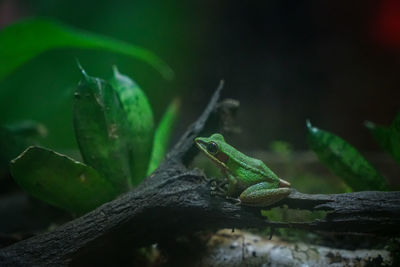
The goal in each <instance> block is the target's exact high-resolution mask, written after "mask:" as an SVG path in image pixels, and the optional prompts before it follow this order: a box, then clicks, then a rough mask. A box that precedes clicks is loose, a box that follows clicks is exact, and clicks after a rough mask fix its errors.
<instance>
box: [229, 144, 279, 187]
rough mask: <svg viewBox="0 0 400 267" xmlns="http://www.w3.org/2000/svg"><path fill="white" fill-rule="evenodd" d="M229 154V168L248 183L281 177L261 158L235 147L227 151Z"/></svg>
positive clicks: (277, 179) (275, 179)
mask: <svg viewBox="0 0 400 267" xmlns="http://www.w3.org/2000/svg"><path fill="white" fill-rule="evenodd" d="M225 153H226V154H227V155H228V158H229V160H228V162H227V165H228V168H229V169H230V170H231V171H232V172H233V173H234V174H235V175H236V176H238V177H240V178H242V179H241V180H242V182H244V183H245V184H246V185H252V184H255V183H259V182H263V181H267V182H271V183H273V182H277V181H279V178H278V177H277V176H276V174H275V173H274V172H272V171H271V170H270V169H269V168H268V167H267V166H266V165H265V164H264V162H262V161H261V160H259V159H255V158H252V157H249V156H247V155H245V154H243V153H241V152H240V151H238V150H236V149H235V148H233V147H230V148H229V147H228V148H227V149H226V151H225Z"/></svg>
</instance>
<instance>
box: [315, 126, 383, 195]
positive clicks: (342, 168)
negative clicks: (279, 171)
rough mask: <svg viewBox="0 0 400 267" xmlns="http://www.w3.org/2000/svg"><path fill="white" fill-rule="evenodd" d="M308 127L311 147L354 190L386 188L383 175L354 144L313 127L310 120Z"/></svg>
mask: <svg viewBox="0 0 400 267" xmlns="http://www.w3.org/2000/svg"><path fill="white" fill-rule="evenodd" d="M307 129H308V143H309V146H310V148H311V149H312V150H313V151H314V152H315V153H316V154H317V155H318V157H319V159H320V160H321V161H322V162H323V163H324V164H325V165H326V166H327V167H328V168H329V169H330V170H331V171H332V172H333V173H334V174H336V175H337V176H339V177H340V178H342V179H343V180H344V181H345V183H346V184H347V185H348V186H350V187H351V188H352V189H353V190H354V191H364V190H385V189H386V183H385V181H384V179H383V178H382V176H381V175H380V174H379V173H378V172H377V171H376V170H375V168H374V167H373V166H372V165H371V164H370V163H369V162H368V161H367V160H366V159H365V158H364V157H363V156H362V155H361V154H360V153H359V152H358V151H357V150H356V149H355V148H354V147H353V146H351V145H350V144H349V143H347V142H346V141H345V140H343V139H342V138H340V137H338V136H336V135H334V134H332V133H330V132H327V131H324V130H320V129H318V128H316V127H313V126H312V125H311V123H310V122H309V121H307Z"/></svg>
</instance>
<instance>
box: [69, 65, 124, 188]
mask: <svg viewBox="0 0 400 267" xmlns="http://www.w3.org/2000/svg"><path fill="white" fill-rule="evenodd" d="M82 74H83V79H82V81H81V82H80V84H79V86H78V88H77V89H76V91H75V95H74V107H73V110H74V128H75V136H76V139H77V142H78V145H79V148H80V151H81V154H82V157H83V159H84V162H85V163H86V164H88V165H90V166H91V167H93V168H95V169H96V170H97V171H98V172H100V173H101V174H103V175H104V176H105V177H106V178H107V179H108V180H109V181H110V182H111V183H112V184H113V185H114V186H115V187H117V188H119V189H121V190H124V191H125V190H128V189H129V188H130V187H131V178H130V177H131V169H130V163H129V147H128V136H127V131H126V115H125V112H124V109H123V106H122V103H121V101H120V98H119V96H118V94H117V92H116V91H115V90H114V89H113V88H112V87H111V85H110V84H109V83H107V82H106V81H104V80H102V79H99V78H94V77H90V76H89V75H87V74H86V72H85V71H84V70H83V69H82Z"/></svg>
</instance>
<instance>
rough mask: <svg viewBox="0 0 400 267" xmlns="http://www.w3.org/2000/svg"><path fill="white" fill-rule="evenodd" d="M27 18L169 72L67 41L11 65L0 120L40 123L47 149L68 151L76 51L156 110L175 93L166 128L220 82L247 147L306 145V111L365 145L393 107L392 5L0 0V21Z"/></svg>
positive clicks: (398, 11)
mask: <svg viewBox="0 0 400 267" xmlns="http://www.w3.org/2000/svg"><path fill="white" fill-rule="evenodd" d="M32 16H42V17H50V18H54V19H56V20H59V21H61V22H64V23H66V24H69V25H71V26H74V27H77V28H80V29H84V30H88V31H92V32H95V33H99V34H104V35H107V36H110V37H113V38H116V39H120V40H123V41H127V42H129V43H132V44H135V45H140V46H143V47H144V48H147V49H149V50H151V51H153V52H154V53H155V54H157V55H158V56H160V57H161V58H162V59H164V60H165V61H166V62H167V63H168V64H169V65H170V66H171V67H172V68H173V70H174V71H175V74H176V77H175V79H174V80H173V81H172V82H168V81H165V80H163V79H162V78H161V76H160V75H159V74H158V73H157V72H156V71H154V70H153V69H152V68H150V67H149V66H148V65H146V64H144V63H142V62H139V61H135V60H132V59H131V58H126V57H123V56H120V55H115V54H112V53H107V52H103V51H83V50H78V49H63V50H58V51H51V52H46V53H44V54H42V55H40V56H39V57H37V58H35V59H34V60H32V61H30V62H29V63H28V64H26V65H24V66H23V67H21V68H19V69H17V70H16V71H15V72H14V73H13V74H12V75H10V76H8V77H7V78H6V79H5V80H3V81H1V82H0V114H1V116H0V123H12V122H15V121H18V120H22V119H34V120H36V121H39V122H42V123H44V124H45V125H46V126H47V127H48V129H49V135H48V137H47V139H46V140H44V145H46V146H47V147H51V148H54V149H57V150H60V149H61V150H63V149H64V150H69V149H74V148H75V147H76V143H75V139H74V135H73V128H72V95H73V90H74V87H75V86H76V85H77V83H78V81H79V79H80V74H79V71H78V68H77V66H76V58H78V59H79V61H80V62H81V64H82V65H83V66H84V67H85V68H86V70H87V72H88V73H89V74H90V75H93V76H99V77H103V78H108V77H110V76H111V66H112V65H113V64H116V65H117V66H118V67H119V69H120V71H121V72H123V73H126V74H128V75H129V76H131V77H133V78H134V79H135V80H136V81H137V82H138V83H139V84H140V85H141V87H142V89H143V90H144V91H145V92H146V94H147V95H148V96H149V98H150V102H151V105H152V107H153V109H154V112H155V116H156V118H159V117H160V115H161V114H162V112H163V110H164V109H165V107H166V106H167V104H168V103H169V101H170V100H172V98H173V97H174V96H180V97H181V99H182V103H183V106H182V111H181V117H180V120H179V123H178V130H177V132H176V136H178V135H179V134H180V133H181V132H182V131H183V129H184V128H185V127H187V125H188V123H190V122H191V121H192V120H193V119H194V118H195V117H197V116H198V115H199V114H200V112H201V111H202V109H203V107H204V105H205V104H206V103H207V100H208V99H209V97H210V95H211V93H212V92H213V90H214V89H215V87H216V86H217V84H218V82H219V80H220V79H222V78H223V79H224V80H225V82H226V87H225V90H224V93H223V94H224V96H225V97H230V98H235V99H238V100H240V101H241V109H240V113H239V125H240V126H241V128H242V134H239V135H235V136H233V137H232V138H231V139H230V140H231V142H232V143H234V144H235V145H237V146H238V147H240V148H242V149H243V148H245V149H247V150H252V149H266V148H268V144H269V143H270V142H272V141H274V140H284V141H287V142H289V143H291V144H292V145H293V147H294V148H295V149H305V148H307V145H306V138H305V120H306V119H307V118H309V119H310V120H311V122H312V123H313V124H315V125H316V126H319V127H321V128H323V129H327V130H330V131H332V132H334V133H336V134H339V135H340V136H342V137H343V138H345V139H346V140H348V141H349V142H350V143H352V144H354V145H355V146H356V147H357V148H360V149H361V150H377V149H378V148H377V146H376V145H375V143H374V142H373V140H372V138H371V136H370V134H369V133H368V131H367V130H366V129H365V127H364V126H363V122H364V120H366V119H368V120H372V121H374V122H377V123H380V124H386V125H388V124H390V122H391V120H392V119H393V118H394V116H395V114H396V112H397V111H398V110H399V108H400V101H399V100H400V90H399V84H400V68H399V67H400V66H399V63H400V59H399V49H400V2H399V1H395V0H382V1H368V0H367V1H366V0H363V1H361V0H359V1H317V0H314V1H282V0H273V1H232V0H229V1H228V0H225V1H176V0H175V1H105V0H102V1H81V0H80V1H77V0H69V1H54V0H18V1H16V0H3V1H0V27H4V26H6V25H7V24H9V23H11V22H13V21H15V20H18V19H21V18H25V17H32ZM0 64H3V63H0Z"/></svg>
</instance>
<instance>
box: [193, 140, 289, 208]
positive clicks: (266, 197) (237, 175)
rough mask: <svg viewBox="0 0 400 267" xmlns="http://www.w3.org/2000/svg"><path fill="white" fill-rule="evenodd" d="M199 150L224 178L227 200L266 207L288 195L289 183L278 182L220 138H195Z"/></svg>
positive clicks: (272, 174)
mask: <svg viewBox="0 0 400 267" xmlns="http://www.w3.org/2000/svg"><path fill="white" fill-rule="evenodd" d="M194 141H195V143H196V145H197V146H198V148H199V149H200V150H201V151H202V152H203V153H204V154H205V155H206V156H207V157H208V158H210V159H211V160H212V161H213V162H214V163H215V164H216V165H217V166H218V167H219V169H220V170H221V171H222V173H223V175H224V176H225V177H226V178H227V181H228V189H227V191H226V195H227V196H228V197H234V198H236V197H239V200H240V203H242V204H244V205H248V206H256V207H265V206H269V205H271V204H273V203H275V202H277V201H279V200H281V199H283V198H285V197H287V196H288V195H289V194H290V191H291V190H290V183H289V182H287V181H285V180H283V179H280V178H279V177H278V176H277V175H276V174H275V173H274V172H273V171H271V170H270V169H269V168H268V167H267V166H266V165H265V164H264V163H263V162H262V161H261V160H259V159H255V158H251V157H249V156H246V155H245V154H243V153H241V152H240V151H238V150H237V149H235V148H234V147H232V146H231V145H229V144H228V143H226V142H225V139H224V137H223V136H222V135H221V134H218V133H215V134H213V135H211V136H210V137H197V138H195V140H194Z"/></svg>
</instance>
